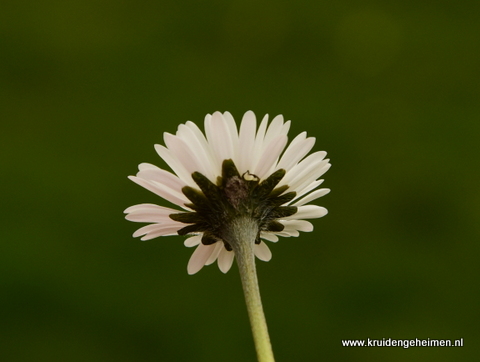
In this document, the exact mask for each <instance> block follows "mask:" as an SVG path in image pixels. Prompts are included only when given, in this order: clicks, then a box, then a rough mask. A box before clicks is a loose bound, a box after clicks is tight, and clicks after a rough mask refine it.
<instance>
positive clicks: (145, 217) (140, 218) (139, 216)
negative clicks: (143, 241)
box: [125, 211, 171, 224]
mask: <svg viewBox="0 0 480 362" xmlns="http://www.w3.org/2000/svg"><path fill="white" fill-rule="evenodd" d="M125 219H127V220H128V221H133V222H154V223H157V224H164V223H166V222H168V221H169V220H171V219H170V218H169V217H168V215H161V214H158V213H155V212H147V211H145V212H142V213H131V214H128V215H126V216H125Z"/></svg>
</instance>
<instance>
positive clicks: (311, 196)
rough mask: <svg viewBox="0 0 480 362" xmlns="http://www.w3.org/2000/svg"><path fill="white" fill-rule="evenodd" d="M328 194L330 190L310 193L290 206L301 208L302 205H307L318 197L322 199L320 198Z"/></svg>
mask: <svg viewBox="0 0 480 362" xmlns="http://www.w3.org/2000/svg"><path fill="white" fill-rule="evenodd" d="M329 192H330V189H318V190H315V191H313V192H312V193H310V194H308V195H307V196H305V197H304V198H303V199H301V200H299V201H297V202H295V203H294V204H292V206H302V205H305V204H307V203H309V202H310V201H313V200H316V199H318V198H319V197H322V196H325V195H326V194H328V193H329Z"/></svg>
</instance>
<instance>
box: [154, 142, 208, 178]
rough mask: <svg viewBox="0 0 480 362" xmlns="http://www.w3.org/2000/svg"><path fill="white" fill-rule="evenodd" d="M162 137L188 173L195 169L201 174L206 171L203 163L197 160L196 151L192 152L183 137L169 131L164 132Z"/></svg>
mask: <svg viewBox="0 0 480 362" xmlns="http://www.w3.org/2000/svg"><path fill="white" fill-rule="evenodd" d="M163 138H164V141H165V144H166V145H167V147H168V149H169V150H170V151H171V152H172V154H173V155H175V158H176V159H177V160H178V161H179V163H181V164H182V166H183V167H184V168H185V169H186V170H187V171H188V172H189V173H190V174H192V173H193V172H195V171H198V172H200V173H202V174H203V175H204V174H206V173H207V170H205V168H204V164H203V163H202V162H200V161H199V160H198V158H197V153H195V152H193V151H192V150H191V149H190V146H189V145H188V144H187V143H186V142H185V141H184V140H183V139H181V138H180V137H177V136H174V135H172V134H170V133H165V134H164V136H163Z"/></svg>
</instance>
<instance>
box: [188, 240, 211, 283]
mask: <svg viewBox="0 0 480 362" xmlns="http://www.w3.org/2000/svg"><path fill="white" fill-rule="evenodd" d="M214 250H215V244H213V245H203V244H199V245H198V246H197V248H196V249H195V251H194V252H193V254H192V256H191V257H190V260H189V261H188V265H187V272H188V274H190V275H192V274H195V273H197V272H198V271H200V269H202V268H203V266H204V265H205V263H206V261H207V260H208V258H209V257H210V255H212V253H213V251H214Z"/></svg>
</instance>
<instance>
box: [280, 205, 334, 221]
mask: <svg viewBox="0 0 480 362" xmlns="http://www.w3.org/2000/svg"><path fill="white" fill-rule="evenodd" d="M327 213H328V211H327V209H326V208H324V207H322V206H317V205H303V206H299V207H298V211H297V213H295V214H293V215H291V216H287V217H286V218H285V219H317V218H319V217H322V216H325V215H327Z"/></svg>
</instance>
